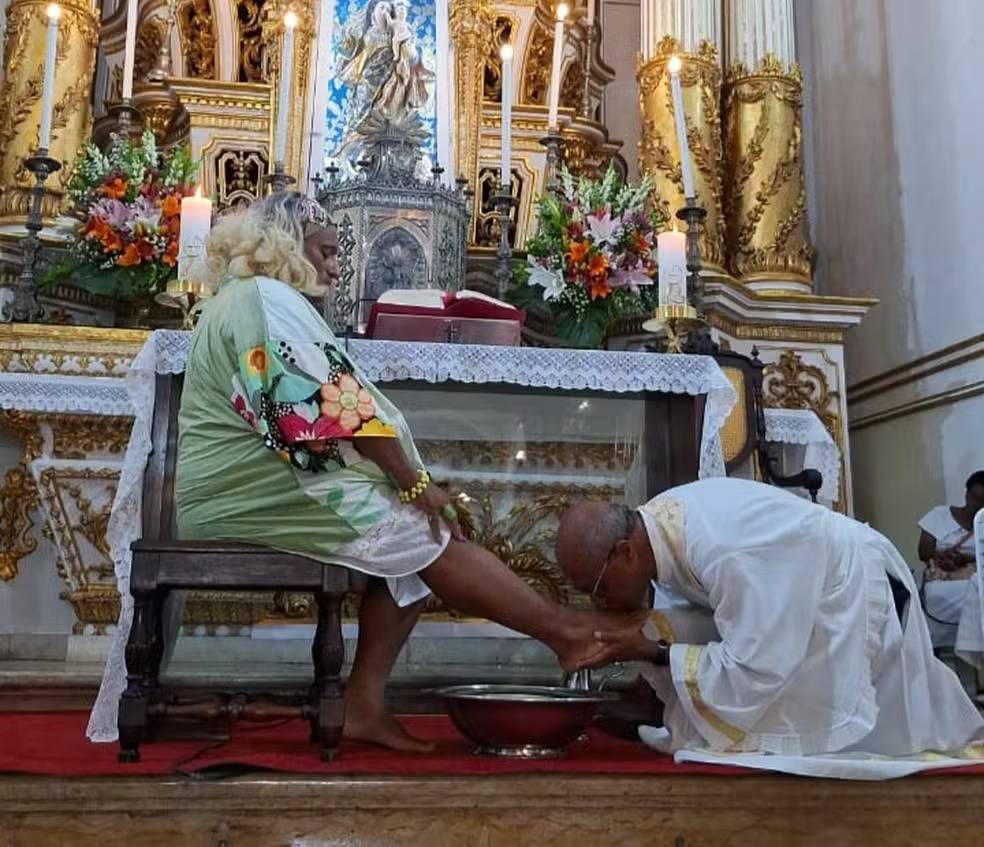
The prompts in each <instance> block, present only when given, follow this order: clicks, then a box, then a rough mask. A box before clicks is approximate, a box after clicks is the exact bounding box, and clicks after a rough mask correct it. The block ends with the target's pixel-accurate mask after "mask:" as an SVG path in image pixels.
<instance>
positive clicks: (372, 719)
mask: <svg viewBox="0 0 984 847" xmlns="http://www.w3.org/2000/svg"><path fill="white" fill-rule="evenodd" d="M207 252H208V267H209V273H210V276H211V277H212V279H213V282H214V284H215V285H216V286H217V289H218V290H217V293H216V295H215V297H213V298H212V299H211V300H210V301H209V302H208V304H207V306H206V308H205V309H204V311H203V314H202V316H201V319H200V321H199V323H198V326H197V327H196V328H195V331H194V333H193V336H192V340H191V348H190V351H189V355H188V363H187V370H186V374H185V382H184V392H183V395H182V401H181V413H180V420H179V441H178V468H177V494H176V498H177V517H178V533H179V535H180V537H182V538H198V539H204V538H209V539H222V540H234V541H242V542H252V543H257V544H263V545H266V546H269V547H272V548H275V549H278V550H284V551H288V552H291V553H297V554H300V555H304V556H308V557H310V558H312V559H316V560H318V561H322V562H326V563H331V564H337V565H343V566H345V567H349V568H354V569H356V570H359V571H362V572H364V573H366V574H369V575H370V576H371V577H372V579H371V582H370V588H369V590H368V592H367V593H366V595H365V596H364V598H363V601H362V606H361V609H360V613H359V641H358V647H357V650H356V656H355V661H354V665H353V669H352V673H351V675H350V677H349V680H348V684H347V686H346V692H345V696H346V718H345V735H346V737H349V738H357V739H362V740H368V741H372V742H376V743H379V744H383V745H385V746H389V747H393V748H397V749H401V750H409V751H421V750H426V749H427V747H428V745H426V744H424V743H423V742H421V741H419V740H417V739H414V738H412V737H410V736H409V735H407V733H406V732H405V731H404V729H403V727H402V726H401V725H400V724H399V723H398V722H397V721H396V720H395V719H394V718H392V717H391V716H390V715H389V714H388V712H387V711H386V709H385V706H384V692H385V686H386V680H387V678H388V676H389V673H390V671H391V669H392V666H393V663H394V661H395V660H396V657H397V654H398V653H399V651H400V649H401V647H402V646H403V644H404V642H405V641H406V638H407V636H408V635H409V633H410V631H411V629H412V628H413V626H414V624H415V622H416V620H417V617H418V616H419V614H420V611H421V608H422V605H423V602H424V600H425V598H426V597H427V595H428V594H429V593H430V592H431V591H433V592H434V593H435V594H436V595H438V596H439V597H440V598H441V599H442V600H443V601H444V602H445V603H446V604H447V605H449V606H450V607H452V608H455V609H457V610H458V611H460V612H462V613H465V614H470V615H475V616H479V617H483V618H488V619H490V620H494V621H497V622H499V623H501V624H503V625H505V626H508V627H511V628H512V629H515V630H517V631H520V632H523V633H525V634H528V635H530V636H532V637H534V638H537V639H539V640H541V641H543V642H544V643H545V644H547V645H548V646H549V647H550V648H551V649H553V650H554V651H555V652H556V653H557V655H558V657H559V659H560V662H561V664H562V665H563V666H564V667H565V668H568V669H573V668H577V667H583V666H586V665H589V664H590V663H591V660H592V657H593V656H594V655H596V654H597V653H600V651H601V649H602V646H601V645H600V644H599V643H598V642H597V641H595V638H594V632H595V631H596V630H598V629H601V628H604V629H606V630H607V629H611V628H612V626H613V623H614V625H617V626H625V627H631V628H636V629H637V628H639V627H640V626H641V625H642V621H641V620H639V619H638V618H619V619H618V620H617V621H616V622H613V621H612V620H611V619H610V618H605V617H604V616H601V615H599V614H597V613H591V612H576V611H573V610H570V609H566V608H564V607H562V606H559V605H557V604H554V603H551V602H550V601H548V600H547V599H545V598H543V597H541V596H540V595H538V594H537V593H536V592H535V591H534V590H533V589H532V588H530V587H529V586H528V585H527V584H526V583H524V582H523V581H522V580H521V579H520V578H519V577H517V576H516V575H515V574H513V573H512V572H511V571H510V570H509V569H508V567H506V566H505V565H504V564H503V563H502V562H501V561H500V560H499V559H497V558H496V557H495V556H493V555H492V554H491V553H489V552H488V551H486V550H485V549H483V548H482V547H479V546H477V545H475V544H471V543H468V542H466V541H465V539H464V536H463V535H462V532H461V528H460V525H459V523H458V516H457V513H456V512H455V510H454V507H453V505H452V504H451V503H450V501H449V499H448V496H447V494H446V493H445V492H444V491H443V490H442V489H441V488H440V487H438V486H437V485H434V484H432V483H431V481H430V477H429V476H428V475H427V472H426V469H425V468H424V466H423V462H422V461H421V459H420V455H419V453H418V452H417V449H416V447H415V446H414V442H413V438H412V436H411V433H410V430H409V427H408V426H407V423H406V421H405V420H404V418H403V416H402V415H401V414H400V411H399V410H398V409H397V408H396V407H395V406H394V405H393V404H392V403H390V402H389V401H388V400H387V399H386V397H385V396H384V395H383V394H382V393H381V392H380V391H379V390H377V389H376V387H375V386H374V385H373V384H372V383H371V382H370V381H369V380H368V379H366V377H365V375H364V374H363V373H362V372H361V371H360V370H359V368H358V366H357V364H356V363H355V362H353V361H352V360H351V359H350V358H349V357H348V356H347V355H346V354H345V353H344V351H343V350H342V349H341V347H340V345H339V343H338V341H337V339H336V338H335V337H334V335H333V334H332V332H331V330H330V329H329V328H328V326H327V325H326V324H325V322H324V321H323V320H322V319H321V316H320V315H319V314H318V313H317V311H316V310H315V309H314V308H313V307H312V306H311V305H310V303H309V302H308V301H307V299H306V298H305V297H304V296H303V294H302V293H301V291H302V290H310V289H313V288H315V287H317V286H320V287H321V290H324V289H325V287H327V286H331V285H332V284H334V282H335V281H336V279H337V276H338V268H337V261H336V254H337V240H336V235H335V232H334V229H333V228H332V227H331V226H330V224H329V221H328V219H327V216H326V215H325V213H324V210H323V209H321V207H320V206H318V205H317V204H316V203H314V201H312V200H310V199H309V198H306V197H304V196H302V195H300V194H294V193H288V194H283V193H281V194H275V195H272V196H271V197H268V198H266V199H265V200H263V201H261V202H259V203H257V204H255V205H254V206H253V207H252V208H251V209H249V210H248V211H246V212H244V213H239V214H236V215H233V216H229V217H226V218H224V219H223V220H222V221H220V222H219V223H218V224H217V225H216V227H215V229H214V230H213V232H212V235H211V237H210V239H209V242H208V245H207Z"/></svg>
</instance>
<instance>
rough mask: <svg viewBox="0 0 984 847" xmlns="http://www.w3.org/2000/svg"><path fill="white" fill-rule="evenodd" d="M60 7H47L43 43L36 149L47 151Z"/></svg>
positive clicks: (49, 137) (53, 94)
mask: <svg viewBox="0 0 984 847" xmlns="http://www.w3.org/2000/svg"><path fill="white" fill-rule="evenodd" d="M60 17H61V6H59V5H58V4H57V3H52V4H51V5H50V6H48V32H47V38H46V40H45V42H44V86H43V87H42V89H41V128H40V130H39V133H38V147H40V148H41V149H42V150H47V149H48V148H49V147H51V114H52V109H53V108H54V105H55V55H56V53H57V51H58V19H59V18H60Z"/></svg>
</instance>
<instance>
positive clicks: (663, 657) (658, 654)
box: [649, 638, 670, 665]
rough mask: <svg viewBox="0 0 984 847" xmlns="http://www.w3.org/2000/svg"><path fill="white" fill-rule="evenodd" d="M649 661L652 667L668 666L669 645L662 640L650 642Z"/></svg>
mask: <svg viewBox="0 0 984 847" xmlns="http://www.w3.org/2000/svg"><path fill="white" fill-rule="evenodd" d="M649 661H651V662H652V663H653V664H654V665H668V664H669V663H670V645H669V644H668V643H667V642H665V641H664V640H663V639H662V638H661V639H660V640H659V641H654V642H652V647H651V650H650V658H649Z"/></svg>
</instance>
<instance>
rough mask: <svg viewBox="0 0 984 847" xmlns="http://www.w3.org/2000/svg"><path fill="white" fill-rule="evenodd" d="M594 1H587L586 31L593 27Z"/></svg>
mask: <svg viewBox="0 0 984 847" xmlns="http://www.w3.org/2000/svg"><path fill="white" fill-rule="evenodd" d="M594 16H595V0H588V29H591V28H592V27H593V26H594Z"/></svg>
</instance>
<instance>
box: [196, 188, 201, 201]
mask: <svg viewBox="0 0 984 847" xmlns="http://www.w3.org/2000/svg"><path fill="white" fill-rule="evenodd" d="M195 199H196V200H201V199H202V187H201V186H200V185H199V186H198V188H196V189H195Z"/></svg>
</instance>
